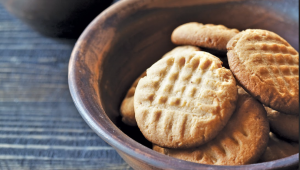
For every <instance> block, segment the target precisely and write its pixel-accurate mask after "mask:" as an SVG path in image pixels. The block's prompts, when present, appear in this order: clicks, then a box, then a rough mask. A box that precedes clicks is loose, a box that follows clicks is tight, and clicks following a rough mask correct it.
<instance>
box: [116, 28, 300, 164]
mask: <svg viewBox="0 0 300 170" xmlns="http://www.w3.org/2000/svg"><path fill="white" fill-rule="evenodd" d="M171 40H172V42H173V43H174V44H176V45H180V46H178V47H176V48H174V49H173V50H172V51H170V52H168V53H167V54H165V55H164V56H163V57H162V58H161V59H160V60H159V61H157V62H156V63H154V64H153V65H152V66H151V67H150V68H148V69H147V71H146V72H144V73H143V74H142V75H141V76H140V77H139V78H138V79H137V80H136V81H135V82H134V83H133V85H132V87H131V88H130V89H129V91H128V92H127V95H126V97H125V99H124V100H123V102H122V104H121V107H120V112H121V115H122V121H123V122H124V123H125V124H128V125H130V126H136V125H137V126H138V128H139V129H140V131H141V132H142V134H143V135H144V136H145V138H146V139H147V140H149V141H150V142H152V143H153V149H154V150H155V151H157V152H160V153H162V154H165V155H168V156H171V157H175V158H178V159H182V160H186V161H191V162H197V163H203V164H214V165H243V164H251V163H256V162H265V161H272V160H276V159H280V158H284V157H287V156H290V155H292V154H295V153H298V147H299V145H298V138H299V121H298V120H299V73H298V72H299V66H298V65H299V54H298V52H297V51H296V50H295V49H294V48H293V47H292V46H291V45H290V44H289V43H288V42H286V41H285V40H284V39H283V38H281V37H280V36H279V35H277V34H275V33H273V32H270V31H267V30H259V29H248V30H245V31H242V32H239V31H238V30H237V29H229V28H226V27H225V26H222V25H212V24H206V25H203V24H200V23H187V24H184V25H181V26H179V27H177V28H176V29H175V30H174V31H173V33H172V36H171ZM200 48H203V49H212V50H217V51H220V52H227V58H228V63H229V67H230V69H227V68H224V67H222V64H223V62H222V61H221V60H220V59H219V58H218V57H217V56H214V55H212V54H210V53H208V52H205V51H202V50H201V49H200Z"/></svg>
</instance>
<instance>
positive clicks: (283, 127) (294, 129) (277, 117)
mask: <svg viewBox="0 0 300 170" xmlns="http://www.w3.org/2000/svg"><path fill="white" fill-rule="evenodd" d="M265 109H266V111H267V114H268V119H269V123H270V127H271V130H272V131H273V132H274V133H276V134H278V135H279V136H281V137H283V138H286V139H289V140H293V141H299V116H298V115H288V114H285V113H280V112H278V111H276V110H273V109H271V108H269V107H266V106H265Z"/></svg>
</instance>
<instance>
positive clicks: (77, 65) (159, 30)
mask: <svg viewBox="0 0 300 170" xmlns="http://www.w3.org/2000/svg"><path fill="white" fill-rule="evenodd" d="M298 13H299V11H298V1H297V0H289V1H286V0H264V1H259V0H185V1H182V0H126V1H120V2H118V3H116V4H114V5H112V6H111V7H109V8H108V9H106V10H105V11H104V12H103V13H101V14H100V15H99V16H98V17H97V18H96V19H95V20H94V21H93V22H92V23H91V24H90V25H89V26H88V27H87V28H86V29H85V31H84V33H83V34H82V35H81V37H80V38H79V40H78V41H77V43H76V45H75V48H74V50H73V52H72V56H71V59H70V63H69V77H68V78H69V87H70V91H71V94H72V97H73V100H74V102H75V105H76V107H77V108H78V110H79V112H80V114H81V115H82V117H83V118H84V120H85V121H86V122H87V123H88V124H89V126H90V127H91V128H92V129H93V130H94V131H95V132H96V133H97V134H98V135H99V136H100V137H101V138H102V139H103V140H105V141H106V142H107V143H108V144H110V145H111V146H112V147H114V148H115V149H116V150H117V152H118V153H119V154H120V155H121V157H122V158H124V160H125V161H126V162H127V163H128V164H129V165H130V166H132V167H133V168H134V169H144V170H146V169H195V170H199V169H206V168H216V167H217V168H220V169H293V168H296V167H297V165H298V161H299V156H298V154H295V155H292V156H290V157H287V158H284V159H280V160H276V161H272V162H265V163H257V164H250V165H243V166H213V165H204V164H197V163H192V162H187V161H183V160H179V159H175V158H172V157H168V156H165V155H162V154H160V153H158V152H155V151H153V150H152V149H151V144H150V143H149V142H147V140H145V138H143V136H142V134H141V133H140V131H139V129H138V128H137V127H129V126H126V125H124V124H123V123H122V122H121V121H120V116H119V114H120V113H119V107H120V104H121V101H122V99H123V98H124V96H125V94H126V91H127V90H128V88H129V87H130V85H131V83H132V82H133V81H134V80H135V79H136V78H137V77H138V76H139V75H140V74H141V73H142V72H143V71H145V70H146V69H147V68H148V67H149V66H151V65H152V64H153V63H154V62H155V61H157V60H158V59H159V58H160V57H161V56H162V55H163V54H164V53H166V52H167V51H169V50H171V49H172V48H173V47H175V46H174V45H173V44H172V43H171V41H170V36H171V32H172V30H173V29H174V28H175V27H177V26H178V25H180V24H183V23H186V22H191V21H197V22H201V23H214V24H223V25H225V26H227V27H229V28H238V29H240V30H244V29H247V28H261V29H267V30H270V31H273V32H276V33H278V34H279V35H281V36H282V37H283V38H285V39H286V40H287V41H288V42H289V43H290V44H291V45H292V46H293V47H295V48H296V49H297V50H298V46H299V45H298V41H299V40H298V36H299V30H298V27H299V26H298V25H299V23H298V17H299V16H298Z"/></svg>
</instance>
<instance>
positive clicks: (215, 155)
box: [154, 87, 269, 165]
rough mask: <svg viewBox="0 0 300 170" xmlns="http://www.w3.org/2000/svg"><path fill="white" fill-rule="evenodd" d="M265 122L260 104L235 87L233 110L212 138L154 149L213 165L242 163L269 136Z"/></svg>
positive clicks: (256, 156)
mask: <svg viewBox="0 0 300 170" xmlns="http://www.w3.org/2000/svg"><path fill="white" fill-rule="evenodd" d="M268 134H269V123H268V120H267V114H266V111H265V109H264V108H263V106H262V105H261V104H260V103H259V102H257V101H256V100H255V99H254V98H253V97H251V96H250V95H249V94H248V93H246V92H245V91H244V90H243V89H242V88H240V87H238V102H237V106H236V110H235V111H234V113H233V115H232V116H231V118H230V120H229V121H228V123H227V125H226V126H225V128H224V129H223V130H222V131H221V132H220V133H219V134H218V135H217V137H216V138H214V139H213V140H212V141H210V142H208V143H206V144H204V145H201V146H200V147H197V148H192V149H181V150H180V149H162V148H160V147H158V146H155V148H154V149H155V150H156V151H158V152H160V153H163V154H166V155H169V156H172V157H175V158H178V159H183V160H186V161H191V162H197V163H204V164H214V165H242V164H250V163H254V162H256V161H257V160H258V159H259V157H260V156H261V155H262V154H263V153H264V151H265V149H266V147H267V143H268V138H269V135H268Z"/></svg>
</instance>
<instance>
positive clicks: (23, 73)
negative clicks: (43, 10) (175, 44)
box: [0, 6, 131, 170]
mask: <svg viewBox="0 0 300 170" xmlns="http://www.w3.org/2000/svg"><path fill="white" fill-rule="evenodd" d="M75 41H76V40H67V39H53V38H47V37H44V36H42V35H40V34H39V33H37V32H35V31H33V30H32V29H31V28H29V27H28V26H26V25H25V24H23V23H22V22H21V21H19V20H18V19H16V18H15V17H13V16H11V15H10V14H9V13H8V12H7V11H6V10H5V9H4V8H3V7H2V6H0V169H1V170H11V169H114V170H117V169H131V168H130V167H129V166H128V165H127V164H126V163H125V162H124V161H123V159H122V158H121V157H120V156H119V155H118V154H117V152H116V151H115V150H114V149H113V148H112V147H111V146H109V145H108V144H106V143H105V142H104V141H103V140H102V139H101V138H100V137H98V136H97V135H96V134H95V133H94V132H93V131H92V130H91V129H90V128H89V126H88V125H87V124H86V123H85V122H84V120H83V119H82V118H81V116H80V115H79V113H78V111H77V109H76V108H75V105H74V103H73V101H72V98H71V95H70V93H69V88H68V81H67V75H68V74H67V71H68V62H69V57H70V54H71V51H72V49H73V46H74V44H75Z"/></svg>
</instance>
